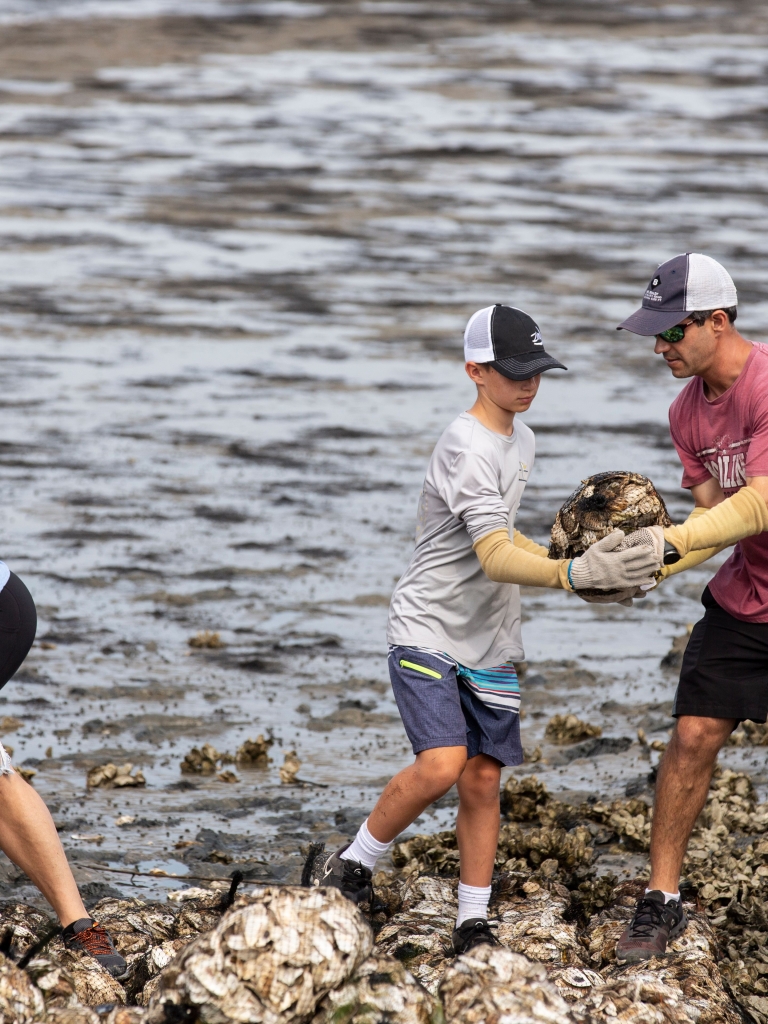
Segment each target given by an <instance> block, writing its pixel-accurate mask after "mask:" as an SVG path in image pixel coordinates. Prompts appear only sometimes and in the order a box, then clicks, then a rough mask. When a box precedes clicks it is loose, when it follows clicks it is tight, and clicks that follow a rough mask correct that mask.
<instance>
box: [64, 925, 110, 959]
mask: <svg viewBox="0 0 768 1024" xmlns="http://www.w3.org/2000/svg"><path fill="white" fill-rule="evenodd" d="M70 941H74V942H76V943H77V944H78V945H79V946H82V947H83V949H84V950H85V951H86V953H90V954H91V956H105V955H107V956H108V955H109V954H111V953H114V949H113V948H112V943H111V942H110V941H109V936H108V935H107V932H106V930H105V929H104V928H102V926H101V925H100V924H98V923H97V922H96V921H94V922H93V924H92V925H91V927H90V928H85V929H84V930H83V931H81V932H78V933H77V934H76V935H73V936H72V939H71V940H70Z"/></svg>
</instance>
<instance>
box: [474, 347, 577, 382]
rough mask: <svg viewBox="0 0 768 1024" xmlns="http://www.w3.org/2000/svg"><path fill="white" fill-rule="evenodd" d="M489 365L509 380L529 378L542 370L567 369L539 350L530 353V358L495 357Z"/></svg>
mask: <svg viewBox="0 0 768 1024" xmlns="http://www.w3.org/2000/svg"><path fill="white" fill-rule="evenodd" d="M489 365H490V366H492V367H493V368H494V370H498V371H499V373H500V374H501V375H502V376H503V377H508V378H509V379H510V380H530V379H531V377H535V376H536V374H537V373H543V372H544V370H567V369H568V367H567V366H563V364H562V363H559V362H558V361H557V359H553V357H552V356H550V355H547V353H546V352H541V351H539V352H533V353H531V358H530V359H526V358H525V357H523V358H520V359H513V358H511V357H509V358H507V359H495V360H494V361H493V362H492V363H490V364H489Z"/></svg>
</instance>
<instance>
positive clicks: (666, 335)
mask: <svg viewBox="0 0 768 1024" xmlns="http://www.w3.org/2000/svg"><path fill="white" fill-rule="evenodd" d="M694 322H695V321H693V320H685V321H684V322H683V323H681V324H675V326H674V327H670V328H669V330H666V331H661V333H660V334H657V335H656V337H657V338H661V340H662V341H666V342H668V343H669V344H670V345H675V344H677V342H678V341H682V340H683V338H684V337H685V328H686V327H690V325H691V324H692V323H694Z"/></svg>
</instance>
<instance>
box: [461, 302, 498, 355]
mask: <svg viewBox="0 0 768 1024" xmlns="http://www.w3.org/2000/svg"><path fill="white" fill-rule="evenodd" d="M493 309H494V307H493V306H485V307H484V308H483V309H478V311H477V312H476V313H473V315H472V316H471V317H470V318H469V323H468V324H467V328H466V330H465V331H464V360H465V362H468V363H492V362H493V360H494V359H495V358H496V357H495V355H494V354H493V339H492V337H491V314H492V313H493Z"/></svg>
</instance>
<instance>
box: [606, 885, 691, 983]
mask: <svg viewBox="0 0 768 1024" xmlns="http://www.w3.org/2000/svg"><path fill="white" fill-rule="evenodd" d="M687 924H688V919H687V917H686V916H685V911H684V910H683V905H682V902H681V901H680V900H670V901H669V903H665V902H664V893H663V892H660V891H659V890H658V889H653V890H652V891H651V892H647V893H646V894H645V896H643V897H642V898H641V899H639V900H638V901H637V907H636V908H635V913H634V916H633V918H632V920H631V921H630V922H629V924H628V925H627V927H626V928H625V929H624V933H623V934H622V936H621V938H620V939H619V941H618V943H617V945H616V959H617V960H618V961H619V962H620V963H629V964H636V963H639V962H640V961H641V960H650V959H651V957H652V956H664V955H665V954H666V952H667V942H669V940H670V939H675V938H677V936H678V935H679V934H680V933H681V932H682V931H683V930H684V928H685V926H686V925H687Z"/></svg>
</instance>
